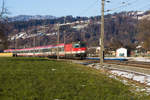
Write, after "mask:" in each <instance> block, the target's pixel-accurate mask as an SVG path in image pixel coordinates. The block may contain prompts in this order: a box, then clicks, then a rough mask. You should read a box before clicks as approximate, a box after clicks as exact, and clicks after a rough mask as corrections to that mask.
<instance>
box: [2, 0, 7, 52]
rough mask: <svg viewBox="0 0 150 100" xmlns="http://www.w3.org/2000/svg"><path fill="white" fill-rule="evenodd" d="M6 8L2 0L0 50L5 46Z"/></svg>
mask: <svg viewBox="0 0 150 100" xmlns="http://www.w3.org/2000/svg"><path fill="white" fill-rule="evenodd" d="M6 15H7V9H6V8H5V2H4V0H3V3H2V7H1V10H0V51H1V50H3V49H6V48H7V44H8V42H7V36H6V34H7V32H8V24H7V20H6Z"/></svg>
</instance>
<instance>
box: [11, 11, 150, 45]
mask: <svg viewBox="0 0 150 100" xmlns="http://www.w3.org/2000/svg"><path fill="white" fill-rule="evenodd" d="M148 14H149V13H147V12H133V11H130V12H121V13H114V14H108V15H106V16H105V46H106V47H111V48H117V47H120V46H124V47H129V48H134V47H135V45H136V44H135V43H136V42H137V39H136V36H137V33H138V32H137V23H138V21H139V20H140V19H142V18H144V16H147V15H148ZM64 19H65V24H64ZM57 23H59V25H60V42H61V43H63V42H64V37H65V40H66V43H71V42H77V41H86V42H87V44H88V46H98V45H99V37H100V30H99V29H100V23H101V22H100V16H95V17H90V18H88V17H72V16H66V17H65V18H64V17H60V18H52V19H34V20H33V19H32V20H29V21H25V20H21V21H13V22H10V26H11V27H10V33H9V35H8V37H9V41H10V45H9V48H15V47H16V48H24V47H32V46H40V45H48V44H56V39H57V31H58V30H57V29H58V27H57ZM35 41H36V42H35Z"/></svg>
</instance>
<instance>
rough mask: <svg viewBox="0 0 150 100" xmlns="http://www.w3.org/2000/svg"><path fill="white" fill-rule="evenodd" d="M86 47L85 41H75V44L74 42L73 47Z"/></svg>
mask: <svg viewBox="0 0 150 100" xmlns="http://www.w3.org/2000/svg"><path fill="white" fill-rule="evenodd" d="M84 47H86V44H85V43H77V44H74V48H84Z"/></svg>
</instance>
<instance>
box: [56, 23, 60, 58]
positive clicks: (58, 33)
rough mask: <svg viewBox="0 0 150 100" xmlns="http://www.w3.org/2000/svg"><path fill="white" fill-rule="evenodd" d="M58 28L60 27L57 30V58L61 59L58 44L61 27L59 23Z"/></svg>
mask: <svg viewBox="0 0 150 100" xmlns="http://www.w3.org/2000/svg"><path fill="white" fill-rule="evenodd" d="M57 28H58V31H57V60H59V47H58V45H59V35H60V34H59V28H60V26H59V24H57Z"/></svg>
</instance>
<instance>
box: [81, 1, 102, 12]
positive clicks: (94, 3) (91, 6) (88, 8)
mask: <svg viewBox="0 0 150 100" xmlns="http://www.w3.org/2000/svg"><path fill="white" fill-rule="evenodd" d="M98 2H99V0H96V1H95V2H93V3H92V4H91V5H89V6H88V7H87V8H86V9H84V10H83V11H81V12H80V13H79V15H83V14H85V13H87V12H88V11H89V10H90V9H91V8H93V7H95V5H96V4H97V3H98Z"/></svg>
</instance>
